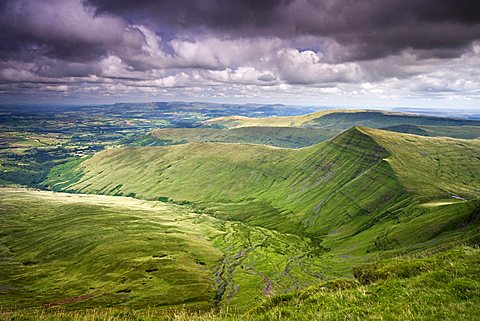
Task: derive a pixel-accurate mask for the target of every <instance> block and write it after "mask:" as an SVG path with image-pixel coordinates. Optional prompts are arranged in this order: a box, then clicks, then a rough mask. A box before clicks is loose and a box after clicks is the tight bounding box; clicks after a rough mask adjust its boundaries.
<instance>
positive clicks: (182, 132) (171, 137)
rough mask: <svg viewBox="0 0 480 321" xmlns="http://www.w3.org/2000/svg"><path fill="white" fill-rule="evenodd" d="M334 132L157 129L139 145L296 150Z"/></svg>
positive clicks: (292, 128)
mask: <svg viewBox="0 0 480 321" xmlns="http://www.w3.org/2000/svg"><path fill="white" fill-rule="evenodd" d="M337 133H338V132H337V131H328V130H323V129H316V128H315V129H310V128H294V127H242V128H233V129H212V128H161V129H157V130H154V131H152V132H151V133H150V134H149V136H148V139H144V140H142V141H141V142H140V144H141V145H142V146H160V145H161V144H163V145H167V144H168V145H173V144H178V143H182V144H183V143H187V142H223V143H252V144H264V145H271V146H277V147H288V148H298V147H305V146H310V145H314V144H317V143H319V142H322V141H324V140H327V139H329V138H332V137H333V136H335V135H336V134H337Z"/></svg>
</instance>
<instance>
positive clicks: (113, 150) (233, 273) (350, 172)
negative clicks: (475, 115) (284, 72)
mask: <svg viewBox="0 0 480 321" xmlns="http://www.w3.org/2000/svg"><path fill="white" fill-rule="evenodd" d="M292 128H294V129H300V130H301V129H304V128H295V127H292ZM240 129H241V128H239V130H240ZM219 130H221V131H224V130H225V131H226V130H229V131H230V130H234V129H219ZM278 130H279V132H280V131H283V130H284V128H281V127H278ZM308 130H315V129H310V128H308ZM267 132H268V131H267ZM167 133H169V134H170V135H172V138H174V137H175V135H178V136H177V137H179V136H182V135H183V136H185V135H192V136H191V137H194V136H195V135H194V134H191V133H190V132H187V131H185V132H181V131H179V132H175V131H172V132H167ZM163 134H164V133H163ZM205 135H206V136H205V137H207V136H208V135H211V132H210V131H209V129H207V130H205ZM280 136H281V135H280ZM210 137H212V136H210ZM224 137H225V136H224ZM230 137H233V136H230ZM239 137H240V136H239ZM259 137H260V136H257V137H255V139H258V138H259ZM174 139H175V140H176V139H177V138H174ZM192 139H195V138H192ZM200 139H206V138H200ZM200 139H199V140H200ZM479 165H480V140H478V139H455V138H446V137H427V136H419V135H412V134H404V133H397V132H394V131H387V130H380V129H372V128H366V127H353V128H350V129H348V130H346V131H344V132H342V133H341V134H339V135H337V136H335V137H334V138H331V139H329V140H326V141H323V142H321V143H318V144H314V145H311V146H308V147H303V148H296V149H291V148H280V147H273V146H267V145H260V144H239V143H218V142H215V143H214V142H191V143H184V144H176V145H171V146H146V147H135V146H127V147H125V146H124V147H110V148H108V149H106V150H104V151H101V152H99V153H96V154H94V155H93V156H85V157H83V158H78V159H76V160H74V161H71V162H67V163H63V164H60V165H57V166H55V167H53V168H52V170H50V171H49V174H48V178H47V179H46V180H45V181H44V182H43V183H42V187H43V188H46V189H50V190H55V191H56V192H52V191H39V190H30V189H25V188H18V187H15V188H12V187H9V188H0V226H1V227H2V229H1V232H0V240H1V243H0V278H1V279H2V280H3V281H2V283H1V284H0V292H1V293H2V295H1V296H0V306H4V307H7V310H2V309H0V318H4V319H21V318H25V317H30V318H31V319H41V318H45V316H46V315H47V316H48V317H51V318H52V319H55V320H61V319H73V320H75V319H82V318H84V317H87V316H88V317H95V318H97V319H118V320H129V319H144V320H158V319H172V318H175V319H178V320H212V319H215V320H235V319H239V318H247V319H248V318H249V319H252V320H266V319H279V318H292V319H301V320H308V319H315V318H316V317H322V318H325V319H331V320H335V319H338V317H339V316H340V314H342V315H343V313H348V315H351V316H354V317H356V318H363V317H365V318H368V317H371V318H380V317H385V318H387V317H391V318H393V319H395V318H397V319H399V318H400V319H409V318H415V319H422V318H423V319H436V318H438V317H440V316H442V317H445V318H452V319H453V318H456V317H458V316H459V315H462V316H463V317H465V318H466V319H475V318H476V317H477V316H478V315H480V311H478V309H477V308H475V307H476V306H477V305H476V304H477V303H479V302H477V301H478V297H480V283H479V282H478V281H477V280H476V279H477V278H476V271H477V270H478V267H479V264H480V262H478V259H477V258H478V250H477V249H476V247H477V246H478V245H479V244H480V237H479V235H480V166H479ZM63 192H68V193H63ZM99 194H103V195H99ZM392 302H394V303H392ZM438 302H440V303H441V305H438V304H437V303H438ZM147 306H148V307H151V308H146V307H147ZM9 307H16V308H13V309H10V308H9Z"/></svg>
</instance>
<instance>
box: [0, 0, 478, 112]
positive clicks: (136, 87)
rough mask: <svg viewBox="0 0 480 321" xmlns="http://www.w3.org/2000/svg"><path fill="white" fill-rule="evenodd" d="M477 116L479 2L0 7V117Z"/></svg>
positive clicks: (179, 0)
mask: <svg viewBox="0 0 480 321" xmlns="http://www.w3.org/2000/svg"><path fill="white" fill-rule="evenodd" d="M171 100H184V101H212V102H231V103H245V102H253V103H286V104H300V105H328V106H364V107H398V106H405V107H450V108H466V107H468V108H479V109H480V1H478V0H175V1H172V0H157V1H147V0H135V1H130V0H0V103H27V102H28V103H105V102H128V101H131V102H134V101H171Z"/></svg>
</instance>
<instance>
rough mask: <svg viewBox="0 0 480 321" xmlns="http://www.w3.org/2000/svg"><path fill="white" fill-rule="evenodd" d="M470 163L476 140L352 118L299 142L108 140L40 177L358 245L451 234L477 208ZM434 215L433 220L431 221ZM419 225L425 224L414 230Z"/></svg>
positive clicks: (476, 156)
mask: <svg viewBox="0 0 480 321" xmlns="http://www.w3.org/2000/svg"><path fill="white" fill-rule="evenodd" d="M479 164H480V141H479V140H461V139H451V138H434V137H422V136H415V135H409V134H399V133H394V132H389V131H383V130H376V129H369V128H361V127H355V128H352V129H350V130H348V131H346V132H344V133H342V134H340V135H338V136H337V137H335V138H333V139H331V140H329V141H326V142H323V143H320V144H317V145H314V146H311V147H306V148H301V149H284V148H274V147H268V146H261V145H248V144H243V145H242V144H219V143H189V144H184V145H176V146H166V147H134V148H132V147H130V148H115V149H110V150H107V151H104V152H101V153H98V154H96V155H94V156H93V157H92V158H90V159H87V160H85V161H83V162H81V163H80V164H78V165H75V166H73V168H70V167H69V168H68V170H63V169H62V167H59V168H57V169H56V170H55V171H53V172H52V173H51V175H50V178H49V179H48V180H47V181H46V182H45V186H47V187H49V188H52V189H57V190H65V191H73V192H79V193H95V194H106V195H129V196H133V197H137V198H140V199H146V200H158V199H160V200H170V201H172V202H177V203H181V204H185V203H186V204H193V205H194V206H195V207H197V208H199V209H201V210H204V211H206V212H208V213H211V214H213V215H215V216H216V217H219V218H222V219H233V220H240V221H243V222H247V223H249V224H253V225H259V226H263V227H267V228H271V229H275V230H278V231H281V232H288V233H296V234H299V235H307V236H309V237H312V238H315V239H320V240H322V243H321V244H322V246H326V247H328V248H331V247H333V244H335V249H336V250H337V251H340V250H342V246H345V248H343V250H344V251H347V248H348V249H349V250H348V251H349V252H355V251H359V253H360V252H361V253H362V254H365V253H366V252H367V250H368V251H375V250H379V249H401V248H405V247H410V246H415V245H416V244H421V243H422V242H427V241H431V240H432V239H434V238H436V237H439V236H441V237H444V236H446V235H447V234H448V235H450V234H451V236H452V237H454V236H453V235H454V234H455V233H459V230H458V228H459V226H461V225H462V220H468V219H469V217H470V216H471V215H473V216H474V217H476V216H475V215H476V214H475V213H476V211H478V199H479V198H480V183H479V182H480V171H479V168H480V167H479ZM72 173H73V175H72ZM452 213H456V214H455V215H453V216H452ZM436 219H438V220H441V222H439V223H438V224H435V225H431V220H436ZM473 220H474V221H475V222H476V218H475V219H473ZM379 226H382V228H380V227H379ZM427 227H428V229H427ZM419 228H425V229H427V230H428V232H425V233H422V234H421V235H415V234H414V233H415V231H416V230H418V229H419ZM444 232H445V233H446V234H442V233H444ZM412 233H413V234H412ZM460 234H462V236H461V237H462V238H468V233H460ZM455 235H456V234H455ZM457 236H458V235H457ZM457 236H455V237H457ZM347 238H348V241H346V240H347ZM338 240H342V241H341V242H343V243H344V244H343V245H341V244H337V243H336V242H338ZM360 240H362V242H360ZM357 241H358V242H357Z"/></svg>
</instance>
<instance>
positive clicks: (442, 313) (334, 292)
mask: <svg viewBox="0 0 480 321" xmlns="http://www.w3.org/2000/svg"><path fill="white" fill-rule="evenodd" d="M479 257H480V250H479V249H478V248H470V247H457V248H453V249H450V250H448V251H445V252H440V253H437V254H434V255H431V254H427V255H425V256H417V257H402V258H395V259H390V260H381V261H378V262H375V263H373V264H370V265H367V266H364V267H361V268H357V269H356V270H355V272H356V279H355V280H352V279H337V280H332V281H327V282H323V283H320V284H318V285H315V286H312V287H310V288H307V289H305V290H303V291H299V292H295V293H290V294H286V295H280V296H274V297H271V298H268V299H266V300H264V301H263V302H262V303H261V304H259V305H257V306H254V307H253V308H252V309H251V310H250V311H249V312H248V313H247V314H243V315H238V314H234V313H231V311H226V310H220V311H209V312H200V313H192V312H190V311H185V310H181V309H175V310H173V311H165V310H159V309H154V308H153V309H152V308H144V309H141V310H134V309H130V308H128V307H118V306H117V307H113V308H107V309H95V310H77V311H69V310H62V309H49V310H37V309H35V310H30V311H18V310H14V311H4V312H2V311H0V317H4V318H5V319H12V320H13V319H15V320H17V319H20V320H38V319H45V318H48V319H49V320H85V321H86V320H92V319H94V320H112V321H113V320H119V321H120V320H145V321H150V320H179V321H180V320H189V321H190V320H205V321H206V320H217V321H219V320H247V321H250V320H252V321H253V320H265V321H266V320H439V319H442V320H478V319H479V318H480V308H479V307H480V282H479V280H478V270H479V268H480V260H479Z"/></svg>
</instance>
